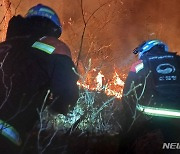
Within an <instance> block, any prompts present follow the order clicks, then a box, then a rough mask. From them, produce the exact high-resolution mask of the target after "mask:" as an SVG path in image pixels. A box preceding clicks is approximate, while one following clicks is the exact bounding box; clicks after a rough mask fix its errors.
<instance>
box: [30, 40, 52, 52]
mask: <svg viewBox="0 0 180 154" xmlns="http://www.w3.org/2000/svg"><path fill="white" fill-rule="evenodd" d="M32 47H33V48H36V49H39V50H42V51H44V52H46V53H48V54H52V53H53V51H54V50H55V47H53V46H51V45H48V44H45V43H42V42H35V43H34V44H33V45H32Z"/></svg>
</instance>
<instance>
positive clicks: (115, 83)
mask: <svg viewBox="0 0 180 154" xmlns="http://www.w3.org/2000/svg"><path fill="white" fill-rule="evenodd" d="M93 71H95V70H93ZM120 76H122V77H120ZM125 77H126V75H125V74H121V75H119V74H118V73H117V72H116V71H115V72H114V73H113V76H112V79H106V78H105V75H104V74H103V73H102V71H99V72H98V73H97V76H96V77H95V80H93V81H91V82H83V83H82V82H80V81H78V82H77V85H78V86H80V87H83V88H85V89H88V90H93V91H94V90H95V91H101V92H104V93H105V94H106V95H108V96H114V97H116V98H119V99H120V98H121V97H122V93H123V88H124V81H123V80H122V79H121V78H123V79H124V78H125Z"/></svg>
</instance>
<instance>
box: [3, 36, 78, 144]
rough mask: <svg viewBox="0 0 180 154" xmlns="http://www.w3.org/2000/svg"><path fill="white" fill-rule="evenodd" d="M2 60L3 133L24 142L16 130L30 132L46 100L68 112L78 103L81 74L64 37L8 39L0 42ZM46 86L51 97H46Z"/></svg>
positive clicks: (17, 141) (58, 111)
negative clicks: (62, 39) (78, 82)
mask: <svg viewBox="0 0 180 154" xmlns="http://www.w3.org/2000/svg"><path fill="white" fill-rule="evenodd" d="M0 62H1V63H0V64H1V66H0V78H1V79H0V119H1V121H0V127H1V133H2V134H3V135H4V136H6V137H7V138H9V139H10V140H12V141H13V142H14V143H15V144H17V145H20V144H21V139H20V138H19V136H18V133H17V132H16V131H15V130H17V131H18V132H20V133H25V132H29V131H30V130H31V129H32V127H33V126H34V124H35V122H36V121H37V120H38V119H39V115H38V111H40V110H41V108H43V104H45V105H47V103H48V105H49V106H50V108H51V109H52V110H53V111H54V112H57V113H62V114H66V113H67V111H68V108H69V106H73V105H74V104H75V103H76V101H77V98H78V87H77V84H76V82H77V80H78V76H77V75H76V74H75V72H74V71H73V69H72V68H73V67H75V66H74V63H73V61H72V59H71V53H70V50H69V48H68V47H67V45H66V44H65V43H63V42H62V41H60V40H58V39H56V38H54V37H42V38H40V39H38V40H37V39H34V38H32V37H30V36H23V37H16V38H12V39H9V40H8V41H5V42H3V43H1V44H0ZM47 90H50V93H51V99H48V98H49V97H47V99H45V98H46V97H45V96H46V95H47ZM45 105H44V106H45ZM5 125H8V127H7V129H5V128H4V126H5ZM11 126H12V127H11ZM9 132H10V133H9Z"/></svg>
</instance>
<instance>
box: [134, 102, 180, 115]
mask: <svg viewBox="0 0 180 154" xmlns="http://www.w3.org/2000/svg"><path fill="white" fill-rule="evenodd" d="M136 108H137V109H138V110H139V111H141V112H143V113H145V114H147V115H152V116H160V117H170V118H180V110H173V109H165V108H155V107H149V106H143V105H139V104H138V105H137V106H136Z"/></svg>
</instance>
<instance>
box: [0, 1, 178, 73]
mask: <svg viewBox="0 0 180 154" xmlns="http://www.w3.org/2000/svg"><path fill="white" fill-rule="evenodd" d="M11 3H12V5H11V7H12V8H11V10H12V15H13V13H15V9H16V14H22V15H25V13H26V12H27V10H28V9H29V8H30V7H32V6H33V5H36V4H38V3H42V4H45V5H48V6H50V7H52V8H53V9H54V10H55V11H56V12H57V13H58V15H59V17H60V19H61V22H62V23H63V34H62V37H61V39H62V40H63V41H64V42H66V43H67V44H68V45H69V47H70V49H71V51H72V55H73V60H74V61H77V57H78V53H79V51H80V42H81V41H82V38H81V37H82V33H83V28H84V22H83V16H82V8H81V0H76V1H72V0H66V1H60V0H57V1H56V2H53V3H52V2H51V1H48V0H31V1H28V0H23V1H21V3H20V5H19V6H18V8H16V7H17V5H18V4H19V0H11ZM179 5H180V1H177V0H171V1H164V0H151V1H144V0H83V13H84V19H85V21H87V20H88V18H89V17H90V16H91V19H90V20H89V22H88V23H87V25H86V30H85V35H84V37H83V46H82V51H81V55H80V59H79V62H80V69H85V68H86V67H87V66H88V62H89V59H92V68H94V67H101V68H102V70H105V71H106V72H110V71H111V70H112V71H114V70H113V69H112V68H113V67H112V66H117V67H118V68H119V69H124V68H126V70H128V69H129V67H130V65H131V64H132V63H133V62H134V61H136V60H137V59H136V57H135V56H134V55H133V54H132V50H133V49H134V48H135V47H137V46H138V44H140V43H141V42H142V41H144V40H147V39H160V40H162V41H164V42H165V43H167V44H168V45H169V48H170V50H171V51H175V52H178V53H180V43H179V41H180V38H179V34H180V31H179V26H180V22H179V20H180V18H179V13H180V12H179ZM0 9H1V10H0V11H1V16H0V17H1V18H2V7H0ZM13 10H14V11H13Z"/></svg>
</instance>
